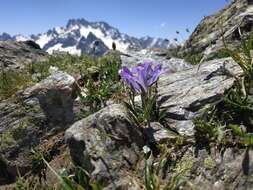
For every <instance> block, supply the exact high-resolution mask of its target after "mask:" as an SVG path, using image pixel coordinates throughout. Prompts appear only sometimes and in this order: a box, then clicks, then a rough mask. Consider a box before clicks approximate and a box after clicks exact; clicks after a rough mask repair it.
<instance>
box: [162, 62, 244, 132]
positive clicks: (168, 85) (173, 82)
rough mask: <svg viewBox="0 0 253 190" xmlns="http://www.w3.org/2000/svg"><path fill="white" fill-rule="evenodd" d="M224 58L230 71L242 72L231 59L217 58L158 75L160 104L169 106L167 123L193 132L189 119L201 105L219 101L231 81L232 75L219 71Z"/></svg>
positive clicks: (182, 130) (167, 107)
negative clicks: (178, 70) (188, 67)
mask: <svg viewBox="0 0 253 190" xmlns="http://www.w3.org/2000/svg"><path fill="white" fill-rule="evenodd" d="M224 62H226V64H225V69H227V70H228V71H229V72H231V73H233V74H234V75H238V74H240V73H241V70H240V67H239V66H238V65H236V64H235V63H234V62H233V61H232V60H231V59H220V60H214V61H209V62H206V63H204V64H201V65H200V66H195V67H193V68H190V69H186V70H183V71H181V72H176V73H164V74H163V75H162V76H161V77H160V80H159V85H158V86H159V87H158V88H159V89H158V92H159V94H160V98H161V101H162V102H163V104H162V107H163V108H166V109H168V122H169V125H170V126H171V127H172V128H175V129H176V130H177V131H178V132H179V133H180V134H182V135H187V136H192V135H194V126H193V123H192V119H193V118H195V117H196V116H197V115H198V114H199V113H200V110H201V109H202V110H203V108H205V107H207V106H208V105H210V104H212V103H215V102H217V101H219V100H220V99H221V97H222V95H223V94H224V91H225V90H226V89H229V88H230V87H231V86H232V85H233V83H234V78H233V77H229V76H227V75H225V74H224V73H223V72H221V70H222V69H221V67H222V66H223V63H224Z"/></svg>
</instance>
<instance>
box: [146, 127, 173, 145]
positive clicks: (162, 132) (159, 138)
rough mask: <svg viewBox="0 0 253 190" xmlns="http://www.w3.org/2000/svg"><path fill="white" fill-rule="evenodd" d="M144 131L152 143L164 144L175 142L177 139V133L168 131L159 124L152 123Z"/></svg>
mask: <svg viewBox="0 0 253 190" xmlns="http://www.w3.org/2000/svg"><path fill="white" fill-rule="evenodd" d="M144 131H145V132H146V134H147V137H148V141H149V142H150V143H164V142H166V141H169V140H174V139H176V137H177V134H176V133H175V132H173V131H171V130H169V129H166V128H165V127H164V126H162V125H161V124H160V123H158V122H152V123H150V127H146V128H145V129H144Z"/></svg>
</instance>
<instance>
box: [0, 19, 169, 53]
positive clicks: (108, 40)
mask: <svg viewBox="0 0 253 190" xmlns="http://www.w3.org/2000/svg"><path fill="white" fill-rule="evenodd" d="M28 39H30V40H34V41H35V42H36V43H37V44H39V45H40V47H41V48H42V49H43V50H45V51H47V52H48V53H53V52H54V51H64V52H69V53H71V54H81V53H88V54H91V53H95V54H103V53H104V52H106V51H107V50H108V49H110V48H111V47H112V43H113V42H114V43H115V44H116V48H117V50H119V51H122V52H126V51H127V50H128V49H132V48H137V49H145V48H167V47H168V46H169V44H170V42H169V40H167V39H161V38H151V37H144V38H135V37H132V36H129V35H127V34H123V33H121V32H120V31H119V30H118V29H116V28H114V27H112V26H110V25H109V24H107V23H106V22H88V21H87V20H85V19H70V20H69V21H68V23H67V25H66V27H56V28H53V29H50V30H48V31H47V32H46V33H43V34H38V35H31V36H29V37H25V36H22V35H16V36H13V37H12V36H10V35H8V34H6V33H4V34H2V35H0V40H16V41H25V40H28Z"/></svg>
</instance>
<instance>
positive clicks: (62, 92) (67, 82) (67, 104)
mask: <svg viewBox="0 0 253 190" xmlns="http://www.w3.org/2000/svg"><path fill="white" fill-rule="evenodd" d="M75 90H76V84H75V79H74V78H73V77H72V76H70V75H68V74H66V73H64V72H61V71H57V72H55V73H53V75H51V76H49V77H48V78H46V79H44V80H43V81H41V82H40V83H37V84H36V85H34V86H32V87H31V88H28V89H26V90H25V91H24V92H23V93H22V96H23V98H31V97H34V98H35V101H36V100H37V101H38V102H39V103H40V106H41V108H42V109H43V111H44V113H45V114H46V116H47V118H48V120H49V122H50V123H55V124H59V123H63V124H66V123H71V122H72V121H73V119H74V115H73V103H74V99H75V98H74V93H75ZM29 101H30V99H29Z"/></svg>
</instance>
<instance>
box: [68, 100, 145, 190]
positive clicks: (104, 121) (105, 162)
mask: <svg viewBox="0 0 253 190" xmlns="http://www.w3.org/2000/svg"><path fill="white" fill-rule="evenodd" d="M65 139H66V142H67V143H68V145H69V149H70V154H71V157H72V159H73V161H74V163H75V164H77V165H80V166H82V167H83V168H84V169H86V170H87V171H89V172H90V173H91V174H92V175H93V176H95V177H96V179H97V180H98V181H99V182H100V183H101V184H102V185H103V186H104V187H106V188H105V189H108V190H109V189H123V187H125V188H126V189H128V188H130V186H129V182H130V181H129V180H126V179H129V178H128V177H127V176H128V173H127V172H129V171H131V170H134V169H135V168H134V167H135V166H136V164H137V162H138V160H139V158H140V154H139V153H140V151H141V149H142V147H143V146H144V141H143V136H142V133H141V130H140V128H138V127H137V126H135V125H134V124H133V122H132V121H131V120H129V118H128V114H127V111H126V110H125V108H124V106H123V105H118V104H114V105H111V106H109V107H106V108H104V109H102V110H100V111H99V112H97V113H95V114H93V115H91V116H89V117H87V118H85V119H83V120H81V121H78V122H76V123H75V124H73V125H72V127H70V128H69V129H68V130H67V131H66V133H65Z"/></svg>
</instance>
